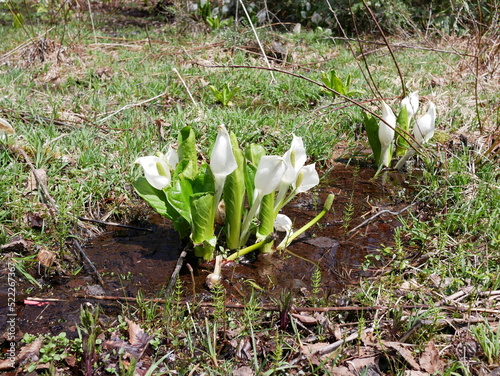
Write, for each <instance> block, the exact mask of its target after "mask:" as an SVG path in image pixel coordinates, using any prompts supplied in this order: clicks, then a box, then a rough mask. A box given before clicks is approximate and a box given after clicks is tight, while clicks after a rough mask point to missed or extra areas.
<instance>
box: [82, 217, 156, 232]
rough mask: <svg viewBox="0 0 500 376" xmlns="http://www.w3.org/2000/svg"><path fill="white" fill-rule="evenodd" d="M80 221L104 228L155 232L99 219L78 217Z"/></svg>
mask: <svg viewBox="0 0 500 376" xmlns="http://www.w3.org/2000/svg"><path fill="white" fill-rule="evenodd" d="M78 219H79V220H80V221H86V222H92V223H98V224H100V225H104V226H114V227H122V228H129V229H131V230H139V231H149V232H153V230H152V229H150V228H145V227H136V226H129V225H123V224H121V223H116V222H106V221H100V220H98V219H93V218H85V217H78Z"/></svg>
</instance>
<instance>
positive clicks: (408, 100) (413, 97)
mask: <svg viewBox="0 0 500 376" xmlns="http://www.w3.org/2000/svg"><path fill="white" fill-rule="evenodd" d="M418 101H419V97H418V91H414V92H413V93H410V94H409V95H408V96H407V97H405V98H404V99H403V100H402V101H401V107H406V111H407V112H408V118H409V119H411V118H412V117H413V116H414V115H415V114H416V113H417V111H418Z"/></svg>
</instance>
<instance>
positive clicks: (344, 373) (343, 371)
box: [329, 367, 355, 376]
mask: <svg viewBox="0 0 500 376" xmlns="http://www.w3.org/2000/svg"><path fill="white" fill-rule="evenodd" d="M329 371H330V375H335V376H355V375H354V373H352V372H351V371H349V368H347V367H332V368H330V370H329Z"/></svg>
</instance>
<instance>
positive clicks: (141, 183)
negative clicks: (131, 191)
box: [134, 177, 179, 220]
mask: <svg viewBox="0 0 500 376" xmlns="http://www.w3.org/2000/svg"><path fill="white" fill-rule="evenodd" d="M134 188H135V191H136V192H137V194H138V195H139V196H141V197H142V198H143V199H144V200H145V201H146V202H147V203H148V204H149V205H150V206H151V207H152V208H153V209H154V210H155V211H156V212H157V213H158V214H160V215H162V216H164V217H167V218H168V219H170V220H174V218H175V217H176V215H174V213H176V214H177V216H178V215H179V214H178V213H177V212H176V211H175V209H173V208H172V206H171V205H169V203H168V201H167V197H166V196H165V192H163V191H161V190H159V189H156V188H153V187H152V186H151V184H149V183H148V181H147V180H146V178H144V177H140V178H139V179H137V181H136V182H135V183H134Z"/></svg>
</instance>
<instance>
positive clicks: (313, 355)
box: [300, 342, 330, 365]
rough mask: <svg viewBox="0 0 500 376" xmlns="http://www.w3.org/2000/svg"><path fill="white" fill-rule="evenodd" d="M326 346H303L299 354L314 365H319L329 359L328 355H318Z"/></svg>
mask: <svg viewBox="0 0 500 376" xmlns="http://www.w3.org/2000/svg"><path fill="white" fill-rule="evenodd" d="M325 346H328V343H324V342H318V343H312V344H305V345H303V346H301V348H300V352H301V353H302V354H303V355H304V356H305V357H306V358H307V359H308V360H309V361H310V362H311V363H312V364H314V365H319V364H322V363H324V362H325V360H326V359H328V358H329V357H330V354H327V355H319V353H318V351H319V350H321V349H322V348H324V347H325Z"/></svg>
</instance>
